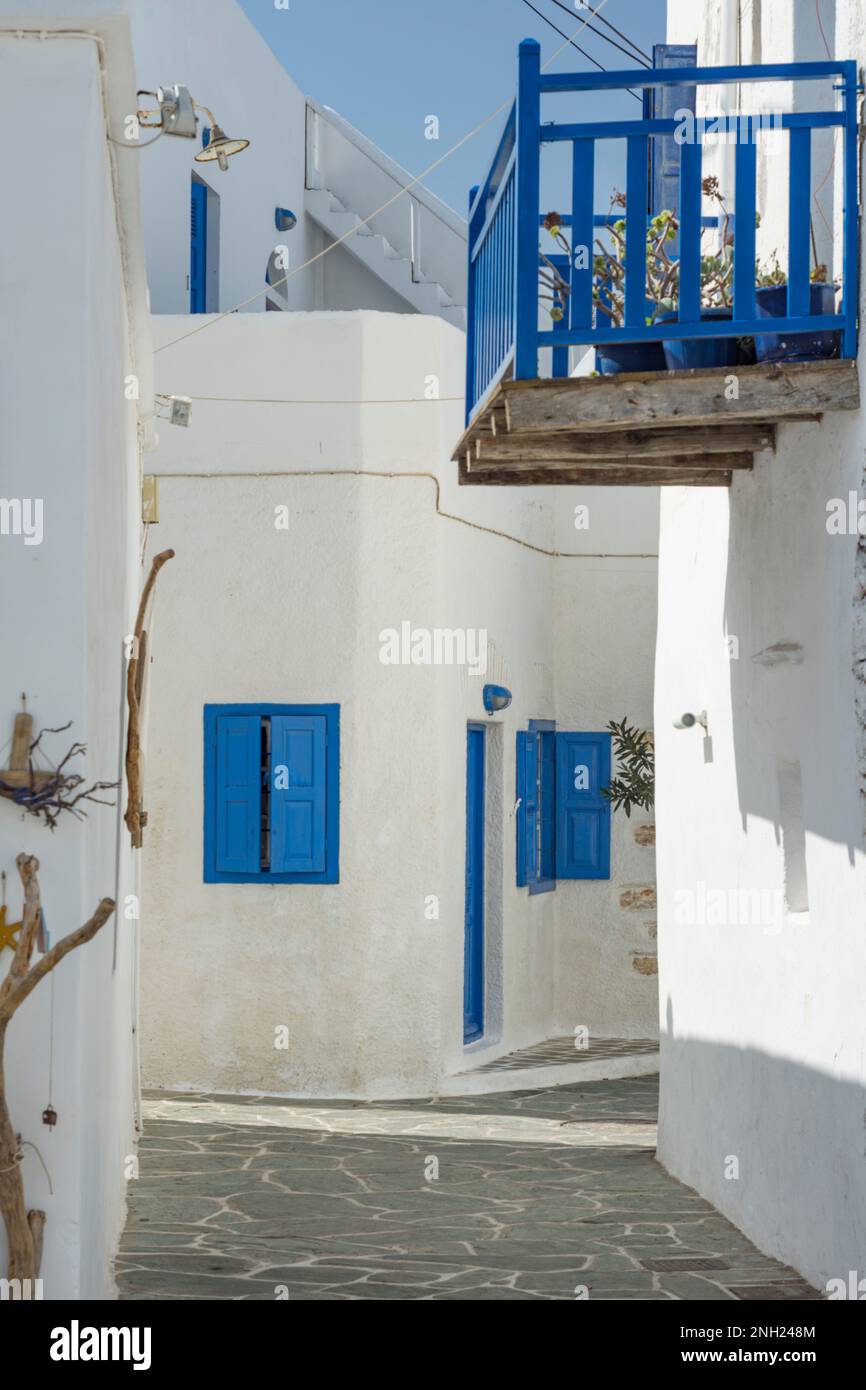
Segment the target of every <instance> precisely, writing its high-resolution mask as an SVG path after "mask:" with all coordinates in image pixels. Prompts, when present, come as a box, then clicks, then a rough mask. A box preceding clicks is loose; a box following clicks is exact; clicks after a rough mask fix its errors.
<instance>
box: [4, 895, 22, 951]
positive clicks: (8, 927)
mask: <svg viewBox="0 0 866 1390" xmlns="http://www.w3.org/2000/svg"><path fill="white" fill-rule="evenodd" d="M20 926H21V923H20V922H9V923H7V921H6V904H5V903H4V904H3V906H2V907H0V951H2V950H3V948H4V947H5V946H8V947H9V950H10V951H14V950H15V948H16V946H17V945H18V941H17V933H18V929H19V927H20Z"/></svg>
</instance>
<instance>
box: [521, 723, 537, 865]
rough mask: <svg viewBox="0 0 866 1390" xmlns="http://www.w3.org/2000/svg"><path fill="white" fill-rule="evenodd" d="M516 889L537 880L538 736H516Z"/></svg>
mask: <svg viewBox="0 0 866 1390" xmlns="http://www.w3.org/2000/svg"><path fill="white" fill-rule="evenodd" d="M517 796H518V798H519V800H520V805H519V806H518V808H517V886H518V888H525V887H526V885H527V884H528V883H534V882H535V880H536V879H537V877H538V867H537V860H538V851H537V845H538V735H537V734H528V733H522V732H521V733H518V735H517Z"/></svg>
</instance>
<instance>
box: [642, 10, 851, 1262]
mask: <svg viewBox="0 0 866 1390" xmlns="http://www.w3.org/2000/svg"><path fill="white" fill-rule="evenodd" d="M668 10H669V23H668V38H669V40H671V41H674V42H695V41H697V44H698V62H699V63H700V64H701V65H703V66H712V65H714V64H719V63H721V64H730V63H736V62H738V61H741V62H745V63H750V62H763V63H773V62H791V61H807V60H812V61H814V60H816V59H823V58H825V57H827V56H829V55H828V53H827V51H826V50H825V48H824V41H823V39H822V35H821V31H820V29H819V27H818V22H817V20H816V13H815V7H814V6H809V5H802V4H800V3H795V2H794V0H772V3H767V0H763V3H762V0H753V3H752V4H751V5H750V6H749V7H748V10H747V7H746V6H738V5H737V4H735V3H728V2H727V0H723V3H722V5H721V10H720V6H719V5H718V3H715V0H714V3H712V4H709V3H707V4H703V5H697V6H696V5H695V4H693V3H691V0H688V3H686V2H685V0H671V3H670V4H669V7H668ZM820 12H821V14H822V15H823V24H824V34H825V37H826V40H827V43H828V47H829V49H830V52H831V53H832V55H833V56H835V57H837V58H841V59H855V60H857V62H858V63H859V64H860V65H861V67H862V64H863V62H864V59H866V14H864V10H863V6H862V5H861V4H860V3H858V0H835V4H834V3H833V0H825V2H824V3H822V5H821V7H820ZM738 45H739V47H738ZM744 106H745V103H744ZM837 134H838V133H837ZM827 153H828V154H829V151H827ZM839 163H840V161H839V160H838V159H837V161H836V167H837V169H838V167H839ZM828 164H829V158H828V159H827V160H826V161H825V159H824V158H823V157H822V155H821V154H820V153H818V152H816V153H815V154H814V162H813V201H814V206H815V216H814V222H815V226H816V228H817V235H818V236H819V237H820V236H822V235H823V236H824V238H825V245H824V247H823V249H822V253H821V254H822V257H825V258H826V259H827V261H828V262H829V263H830V264H831V265H834V268H835V272H836V274H837V275H838V274H839V272H840V269H841V267H840V261H839V256H840V246H841V207H842V201H841V184H840V183H839V181H838V180H837V182H836V183H835V185H834V183H833V180H832V179H829V180H827V179H825V180H824V183H823V186H821V179H822V176H824V174H825V170H826V169H827V167H828ZM776 167H777V168H778V166H776ZM772 177H773V175H772V168H768V166H767V165H766V164H765V165H764V167H763V170H762V173H761V183H760V184H759V190H760V189H761V188H762V187H763V189H764V190H765V192H764V193H763V195H762V201H761V207H762V208H763V209H765V210H766V211H767V213H768V215H769V217H770V225H769V227H767V228H765V229H762V230H763V231H764V234H765V236H766V238H767V239H766V240H765V242H764V250H765V251H766V250H767V249H770V248H772V246H773V245H776V244H779V245H781V246H782V247H784V245H785V240H784V230H783V229H780V227H779V225H778V223H777V222H776V221H775V219H776V218H777V217H778V218H783V217H784V207H785V204H786V199H785V198H784V197H780V196H779V190H778V188H777V190H776V193H775V195H774V196H767V194H766V190H767V188H768V187H770V186H771V184H772ZM776 177H777V181H778V175H776ZM818 204H820V211H819V209H818ZM822 213H823V216H822V215H821V214H822ZM825 222H826V224H828V225H829V226H830V227H832V229H833V230H834V232H835V233H836V237H835V247H833V246H828V245H827V236H826V228H825ZM774 224H775V225H774ZM822 229H824V230H823V231H822ZM780 230H781V236H780ZM777 237H778V238H779V240H778V241H777V240H776V238H777ZM861 306H862V287H861ZM861 324H862V309H861ZM861 361H862V334H861ZM861 383H862V369H861ZM861 395H862V385H861ZM864 447H866V427H864V417H863V413H862V410H861V411H857V412H850V413H849V412H844V413H838V414H833V413H831V414H827V415H825V416H824V418H823V420H821V421H820V422H819V423H811V424H791V425H784V426H782V427H781V428H780V432H779V438H778V443H777V448H776V451H775V454H769V453H768V454H764V455H761V456H759V458H758V460H757V461H756V466H755V469H754V471H753V472H752V473H749V474H742V475H738V476H736V477H735V478H734V481H733V484H732V486H731V488H730V489H706V490H688V489H678V488H672V489H669V490H668V489H666V490H665V491H664V493H663V497H662V506H661V536H660V547H659V548H660V557H661V558H660V582H659V628H658V643H657V648H656V695H655V716H656V718H655V724H656V743H657V752H658V766H659V774H658V797H657V819H658V872H659V961H660V974H659V985H660V1008H661V1025H662V1072H661V1075H662V1101H661V1117H660V1143H659V1153H660V1157H661V1159H662V1161H663V1162H664V1163H665V1165H666V1166H667V1167H668V1168H669V1169H670V1170H671V1172H673V1173H674V1174H675V1175H676V1176H677V1177H679V1178H681V1179H682V1180H683V1181H685V1182H687V1183H689V1184H691V1185H692V1186H693V1187H695V1188H697V1189H698V1191H700V1192H701V1193H703V1194H704V1195H705V1196H706V1197H708V1198H709V1199H710V1200H711V1201H712V1202H714V1203H715V1205H716V1206H717V1207H719V1208H720V1209H721V1211H723V1212H724V1213H725V1214H726V1215H727V1216H728V1217H730V1219H731V1220H733V1221H734V1222H735V1223H736V1224H737V1225H738V1226H740V1227H741V1228H742V1229H743V1230H744V1231H745V1232H746V1233H747V1234H748V1235H749V1236H751V1238H752V1239H753V1240H755V1241H756V1242H757V1243H758V1244H759V1245H760V1246H761V1247H762V1248H763V1249H764V1250H766V1251H767V1252H768V1253H770V1254H773V1255H775V1256H777V1257H778V1258H780V1259H782V1260H785V1261H787V1262H788V1263H790V1264H792V1265H794V1266H795V1267H796V1268H797V1269H798V1270H800V1271H801V1272H802V1273H803V1274H805V1275H806V1277H807V1278H809V1279H810V1280H812V1281H813V1282H814V1283H815V1284H816V1285H818V1286H819V1287H823V1286H824V1285H825V1283H826V1281H827V1280H828V1279H831V1278H847V1276H848V1271H849V1270H852V1269H853V1270H856V1269H860V1270H861V1272H862V1262H863V1251H864V1248H866V1177H864V1171H863V1104H864V1102H863V1088H864V1047H863V1010H864V998H866V954H864V932H863V927H864V919H866V862H864V854H863V849H864V841H863V831H864V820H863V799H862V798H863V787H864V780H863V779H864V772H866V756H864V755H866V740H864V712H866V698H864V684H863V681H864V656H866V648H864V632H866V625H864V623H866V617H864V612H866V610H864V595H866V587H864V573H866V569H864V545H866V541H864V537H863V530H864V523H863V521H862V517H861V519H860V534H859V535H858V529H857V516H858V512H857V505H858V499H861V498H862V496H863V460H864ZM852 497H853V499H854V501H853V507H852V509H851V515H853V518H854V519H853V524H850V525H849V523H848V521H847V520H846V523H845V526H844V533H842V534H837V533H836V530H835V528H834V526H833V525H832V523H831V522H830V517H831V515H834V514H835V513H836V512H837V511H838V510H839V508H838V507H837V506H836V505H835V504H834V499H837V500H838V502H839V504H840V505H841V503H844V509H845V513H846V518H847V517H848V514H849V499H850V498H852ZM859 508H860V512H861V513H862V510H863V503H862V501H860V502H859ZM687 708H692V709H699V710H700V709H706V711H707V715H708V724H709V734H710V737H711V739H712V753H711V756H709V755H707V756H705V755H704V749H703V743H702V739H701V737H699V733H700V731H697V732H696V731H695V730H692V731H678V730H675V729H674V728H673V727H672V721H673V719H674V718H675V717H676V716H677V715H679V714H680V713H681V712H682V710H683V709H687ZM750 895H751V898H750ZM750 902H751V904H752V906H749V903H750ZM689 903H691V904H693V909H690V908H689V906H688V905H689ZM701 903H703V905H704V906H703V909H702V908H701ZM755 904H757V905H758V906H757V908H756V907H755ZM761 904H763V906H761ZM708 905H710V910H707V907H708ZM732 1158H733V1159H735V1160H736V1165H735V1164H732V1162H731V1159H732ZM736 1171H738V1176H734V1174H735V1172H736Z"/></svg>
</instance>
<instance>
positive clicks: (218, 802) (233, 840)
mask: <svg viewBox="0 0 866 1390" xmlns="http://www.w3.org/2000/svg"><path fill="white" fill-rule="evenodd" d="M261 727H262V721H261V719H260V718H259V717H258V715H219V716H218V717H217V719H216V739H215V742H216V747H215V750H214V751H215V756H216V779H215V793H216V795H215V813H216V814H215V816H214V820H213V828H214V834H215V847H214V849H215V853H214V867H215V868H216V870H217V872H218V873H234V874H240V873H258V872H259V866H260V862H261V860H260V854H261V850H260V833H261V831H260V823H261V801H262V793H261Z"/></svg>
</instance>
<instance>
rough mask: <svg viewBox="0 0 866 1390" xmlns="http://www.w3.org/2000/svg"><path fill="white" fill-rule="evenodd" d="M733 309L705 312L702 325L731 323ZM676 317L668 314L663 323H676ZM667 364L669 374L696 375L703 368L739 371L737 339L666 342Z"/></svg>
mask: <svg viewBox="0 0 866 1390" xmlns="http://www.w3.org/2000/svg"><path fill="white" fill-rule="evenodd" d="M732 317H733V311H732V310H731V309H721V308H720V309H702V310H701V322H702V323H705V322H708V321H709V320H711V319H730V318H732ZM676 320H677V315H676V314H665V316H664V318H662V319H660V320H659V322H660V323H671V322H676ZM664 353H665V361H666V363H667V368H668V371H669V372H685V371H693V370H696V369H697V368H700V367H735V366H736V364H737V362H738V360H739V358H738V348H737V339H736V338H673V339H665V342H664Z"/></svg>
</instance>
